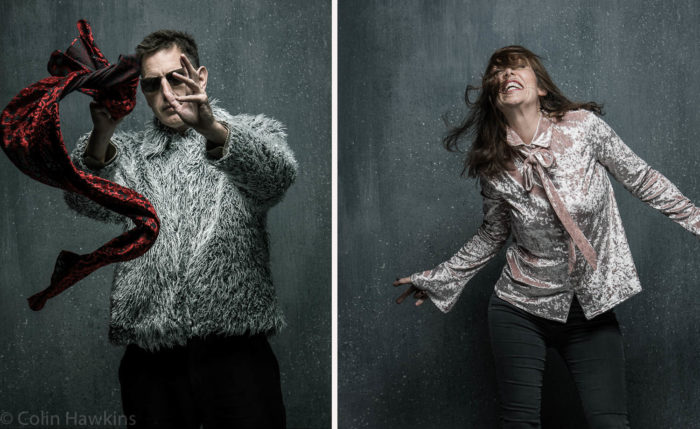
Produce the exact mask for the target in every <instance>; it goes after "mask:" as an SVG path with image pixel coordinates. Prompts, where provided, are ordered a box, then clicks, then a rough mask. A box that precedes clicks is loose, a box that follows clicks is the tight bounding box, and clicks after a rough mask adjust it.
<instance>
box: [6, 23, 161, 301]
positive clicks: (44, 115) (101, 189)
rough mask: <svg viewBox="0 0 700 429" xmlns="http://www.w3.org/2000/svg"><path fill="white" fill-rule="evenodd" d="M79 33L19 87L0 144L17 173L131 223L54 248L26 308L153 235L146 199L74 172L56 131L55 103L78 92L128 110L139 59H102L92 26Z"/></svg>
mask: <svg viewBox="0 0 700 429" xmlns="http://www.w3.org/2000/svg"><path fill="white" fill-rule="evenodd" d="M78 31H79V33H80V36H79V37H78V38H76V39H75V40H73V43H72V44H71V46H70V47H69V48H68V49H67V50H66V52H65V53H63V52H61V51H55V52H54V53H52V54H51V59H50V60H49V64H48V70H49V73H51V74H52V75H53V76H52V77H47V78H45V79H42V80H40V81H39V82H37V83H35V84H33V85H31V86H29V87H27V88H25V89H23V90H22V91H20V93H19V94H17V96H15V98H13V99H12V101H10V104H8V105H7V107H6V108H5V110H3V112H2V117H1V118H0V135H2V148H3V150H4V151H5V153H6V154H7V156H8V157H9V158H10V160H12V162H14V163H15V165H16V166H17V167H18V168H19V169H20V170H22V172H24V173H25V174H27V175H28V176H30V177H32V178H33V179H36V180H38V181H40V182H42V183H45V184H47V185H50V186H54V187H57V188H61V189H65V190H67V191H70V192H77V193H79V194H81V195H84V196H86V197H88V198H90V199H91V200H93V201H95V202H96V203H98V204H100V205H102V206H104V207H106V208H108V209H110V210H113V211H115V212H117V213H119V214H122V215H124V216H128V217H129V218H131V219H132V220H133V221H134V223H135V225H136V226H135V227H134V228H133V229H131V230H129V231H126V232H125V233H123V234H122V235H120V236H118V237H116V238H114V239H112V240H110V241H109V242H107V243H106V244H104V245H103V246H102V247H100V248H99V249H97V250H95V251H94V252H92V253H90V254H87V255H78V254H75V253H73V252H68V251H65V250H63V251H61V253H60V254H59V255H58V259H57V260H56V266H55V267H54V271H53V275H52V276H51V284H50V286H49V287H47V288H46V289H44V290H43V291H41V292H39V293H37V294H35V295H33V296H31V297H30V298H29V299H28V300H29V306H30V307H31V308H32V310H41V309H42V308H43V307H44V304H45V303H46V300H47V299H49V298H52V297H54V296H56V295H58V294H59V293H61V292H63V291H64V290H66V289H67V288H69V287H70V286H72V285H73V284H75V283H76V282H78V281H79V280H81V279H82V278H84V277H86V276H87V275H89V274H90V273H92V272H93V271H95V270H97V269H98V268H100V267H103V266H105V265H108V264H111V263H113V262H119V261H127V260H130V259H134V258H137V257H139V256H141V255H143V254H144V253H145V252H146V251H147V250H148V249H149V248H150V247H151V245H153V243H154V242H155V240H156V238H157V237H158V229H159V227H160V221H159V220H158V217H157V215H156V212H155V209H154V208H153V206H152V205H151V203H150V202H149V201H148V200H147V199H146V198H144V197H143V196H142V195H140V194H138V193H137V192H135V191H133V190H131V189H128V188H125V187H123V186H121V185H118V184H116V183H113V182H110V181H109V180H105V179H103V178H101V177H97V176H93V175H92V174H89V173H86V172H84V171H81V170H78V169H76V168H75V167H74V166H73V163H72V162H71V160H70V157H69V156H68V152H67V151H66V146H65V144H64V143H63V136H62V135H61V124H60V118H59V115H58V112H59V110H58V102H59V101H60V100H61V99H62V98H63V97H65V96H66V95H68V93H70V92H72V91H75V90H78V91H80V92H82V93H84V94H88V95H90V96H91V97H93V98H94V99H95V100H96V101H98V102H99V103H101V104H102V105H104V106H105V107H106V108H107V109H108V110H109V112H110V114H111V115H112V117H113V118H115V119H118V118H121V117H123V116H125V115H127V114H128V113H129V112H131V110H133V108H134V106H135V104H136V87H137V86H138V75H139V70H140V65H139V62H138V60H137V59H136V57H134V56H126V57H122V56H120V57H119V61H118V62H117V63H116V64H109V62H108V61H107V60H106V59H105V57H104V55H102V52H100V50H99V49H98V48H97V46H96V45H95V41H94V39H93V37H92V30H91V29H90V26H89V25H88V23H87V22H86V21H84V20H80V21H78Z"/></svg>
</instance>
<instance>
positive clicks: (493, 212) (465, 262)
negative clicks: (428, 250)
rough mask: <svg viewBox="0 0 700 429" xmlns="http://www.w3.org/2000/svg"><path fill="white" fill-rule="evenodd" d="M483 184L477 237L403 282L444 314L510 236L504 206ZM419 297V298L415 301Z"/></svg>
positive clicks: (507, 215)
mask: <svg viewBox="0 0 700 429" xmlns="http://www.w3.org/2000/svg"><path fill="white" fill-rule="evenodd" d="M484 182H485V181H484V180H482V190H481V195H482V197H483V201H484V205H483V207H484V221H483V223H482V224H481V226H480V227H479V229H478V230H477V233H476V234H475V235H474V236H473V237H472V238H471V239H470V240H469V241H467V243H466V244H465V245H464V246H463V247H462V248H461V249H459V251H458V252H457V253H456V254H455V255H454V256H452V258H450V259H448V260H447V261H445V262H443V263H442V264H440V265H438V266H437V267H435V268H433V269H432V270H428V271H424V272H420V273H415V274H413V275H412V276H410V278H407V279H410V283H411V284H412V285H413V286H414V287H415V288H417V289H420V290H422V291H424V293H425V295H427V296H428V297H429V298H430V300H431V301H433V303H434V304H435V305H436V306H437V307H438V308H439V309H440V310H442V311H443V312H445V313H446V312H448V311H450V310H451V309H452V306H453V305H454V304H455V303H456V302H457V299H458V298H459V295H460V294H461V293H462V290H463V289H464V286H465V285H466V284H467V282H468V281H469V280H471V278H472V277H474V276H475V275H476V273H477V272H479V270H480V269H481V268H482V267H484V266H485V265H486V264H487V263H488V262H489V261H490V260H491V259H492V258H493V257H494V256H496V254H497V253H498V251H499V250H500V249H501V247H503V245H504V244H505V242H506V241H507V240H508V236H509V235H510V213H509V210H508V207H507V203H506V202H505V201H504V200H503V199H502V198H501V197H500V196H498V195H497V194H496V193H495V192H494V191H493V190H491V189H490V187H489V186H488V184H485V183H484ZM403 283H406V282H402V283H401V284H403ZM395 285H397V284H396V283H395ZM421 296H423V295H422V294H419V296H418V297H417V298H419V299H420V297H421Z"/></svg>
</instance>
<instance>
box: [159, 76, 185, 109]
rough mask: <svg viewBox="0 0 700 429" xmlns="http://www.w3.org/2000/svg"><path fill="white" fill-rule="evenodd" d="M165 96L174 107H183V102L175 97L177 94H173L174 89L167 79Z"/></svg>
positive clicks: (164, 85) (164, 80)
mask: <svg viewBox="0 0 700 429" xmlns="http://www.w3.org/2000/svg"><path fill="white" fill-rule="evenodd" d="M163 96H164V97H165V99H166V100H168V103H170V105H171V106H173V109H175V110H179V109H180V108H181V107H182V104H181V103H180V102H179V101H177V99H176V98H175V94H173V90H172V88H170V84H169V83H168V80H167V79H163Z"/></svg>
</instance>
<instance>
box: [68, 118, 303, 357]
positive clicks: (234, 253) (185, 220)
mask: <svg viewBox="0 0 700 429" xmlns="http://www.w3.org/2000/svg"><path fill="white" fill-rule="evenodd" d="M214 115H215V117H216V118H217V120H219V121H221V122H223V123H225V124H226V125H228V127H229V130H230V131H229V139H228V141H227V144H226V148H225V149H224V154H223V156H222V157H220V159H218V160H217V159H213V158H211V156H210V155H208V154H207V152H206V149H205V144H206V141H205V139H204V137H202V136H201V135H199V134H198V133H196V132H195V131H194V130H192V129H190V130H188V131H187V132H186V133H185V134H184V135H179V134H177V133H174V132H172V131H171V130H170V129H168V128H167V127H165V126H163V125H161V124H160V122H158V121H157V120H155V119H154V121H153V123H152V124H150V125H149V126H148V127H147V128H146V130H145V131H142V132H138V133H134V132H121V133H116V134H115V135H114V136H113V138H112V142H113V143H114V145H115V146H116V147H117V156H116V159H115V160H114V161H113V162H111V163H110V164H108V165H107V166H105V167H104V168H101V169H100V170H98V171H94V170H91V169H90V168H88V167H87V166H86V165H85V162H84V160H83V154H84V153H85V148H86V146H87V136H85V137H84V138H82V139H81V140H80V141H79V142H78V145H77V147H76V148H75V150H74V151H73V154H72V159H73V163H74V164H75V166H76V167H77V168H80V169H82V170H84V171H88V172H90V173H92V174H96V175H99V176H101V177H104V178H106V179H109V180H112V181H114V182H116V183H119V184H121V185H125V186H127V187H129V188H131V189H134V190H136V191H137V192H140V193H141V194H142V195H144V196H145V197H146V198H148V199H149V200H150V201H151V203H152V204H153V206H154V207H155V209H156V212H157V213H158V217H159V218H160V221H161V229H160V233H159V236H158V239H157V240H156V242H155V243H154V245H153V247H151V249H149V250H148V252H146V253H145V254H144V255H143V256H141V257H139V258H136V259H134V260H131V261H127V262H122V263H119V264H117V266H116V268H115V271H114V281H113V284H112V293H111V305H110V307H111V317H110V327H109V338H110V341H111V342H112V343H114V344H118V345H125V344H137V345H139V346H140V347H143V348H146V349H150V350H156V349H158V348H160V347H163V346H172V345H175V344H184V343H185V342H186V341H187V339H188V338H191V337H193V336H204V335H206V334H210V333H219V334H225V335H239V334H244V333H246V332H248V333H251V334H256V333H265V334H272V333H274V332H276V331H278V330H279V329H280V328H281V327H282V326H283V324H284V322H283V318H282V315H281V313H280V309H279V307H278V304H277V299H276V295H275V290H274V287H273V285H272V281H271V277H270V266H269V252H268V238H267V233H266V231H265V223H266V215H267V210H268V209H269V208H270V207H271V206H272V205H274V204H275V203H277V202H278V201H279V200H280V199H281V198H282V195H283V193H284V192H285V190H286V189H287V188H288V187H289V185H291V183H292V182H293V181H294V178H295V176H296V168H297V164H296V161H295V159H294V156H293V154H292V152H291V151H290V149H289V147H288V146H287V143H286V134H285V132H284V129H283V127H282V125H281V124H280V123H279V122H277V121H275V120H272V119H269V118H267V117H264V116H262V115H259V116H249V115H238V116H231V115H229V114H228V113H226V112H224V111H223V110H221V109H218V108H216V107H214ZM65 199H66V202H67V203H68V205H69V206H70V207H71V208H73V209H74V210H76V211H78V212H79V213H81V214H84V215H86V216H89V217H91V218H94V219H97V220H101V221H106V222H115V223H122V224H124V227H125V229H126V228H132V227H133V223H132V221H131V220H130V219H128V218H125V217H123V216H121V215H118V214H116V213H114V212H111V211H109V210H106V209H104V208H102V207H101V206H99V205H97V204H95V203H93V202H92V201H90V200H88V199H87V198H85V197H82V196H80V195H77V194H72V193H66V194H65Z"/></svg>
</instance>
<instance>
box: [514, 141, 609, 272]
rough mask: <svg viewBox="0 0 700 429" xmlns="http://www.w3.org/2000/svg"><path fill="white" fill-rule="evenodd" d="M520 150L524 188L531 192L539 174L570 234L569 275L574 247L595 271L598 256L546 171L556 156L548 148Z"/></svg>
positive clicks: (574, 253) (552, 204) (530, 147)
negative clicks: (535, 176)
mask: <svg viewBox="0 0 700 429" xmlns="http://www.w3.org/2000/svg"><path fill="white" fill-rule="evenodd" d="M518 149H519V151H520V153H521V155H522V156H523V157H524V159H523V172H522V175H523V182H524V183H523V186H524V187H525V189H526V190H527V191H528V192H531V191H532V187H533V185H534V172H537V175H538V176H539V177H540V182H542V187H543V188H544V191H545V194H546V195H547V199H548V200H549V203H550V204H551V206H552V208H553V209H554V212H555V213H556V214H557V217H558V218H559V221H561V223H562V225H563V226H564V229H565V230H566V232H567V233H568V234H569V237H570V240H569V274H571V272H572V271H573V269H574V262H576V250H575V249H574V246H576V247H578V249H579V250H580V251H581V254H583V257H584V259H585V260H586V262H588V264H589V265H590V266H591V267H593V269H594V270H595V269H596V268H597V266H598V255H597V254H596V251H595V250H594V249H593V246H591V243H590V242H589V241H588V239H587V238H586V236H585V235H583V232H582V231H581V229H580V228H579V227H578V225H576V222H574V219H573V218H572V217H571V214H570V213H569V211H568V210H567V209H566V206H565V205H564V202H563V201H562V199H561V197H560V196H559V192H558V191H557V188H556V187H555V186H554V183H552V179H551V178H550V177H549V175H548V174H547V171H546V170H545V169H549V168H550V167H552V166H553V165H554V164H555V159H554V154H553V153H552V151H551V150H550V149H549V148H548V147H541V146H526V145H522V146H519V147H518Z"/></svg>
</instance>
